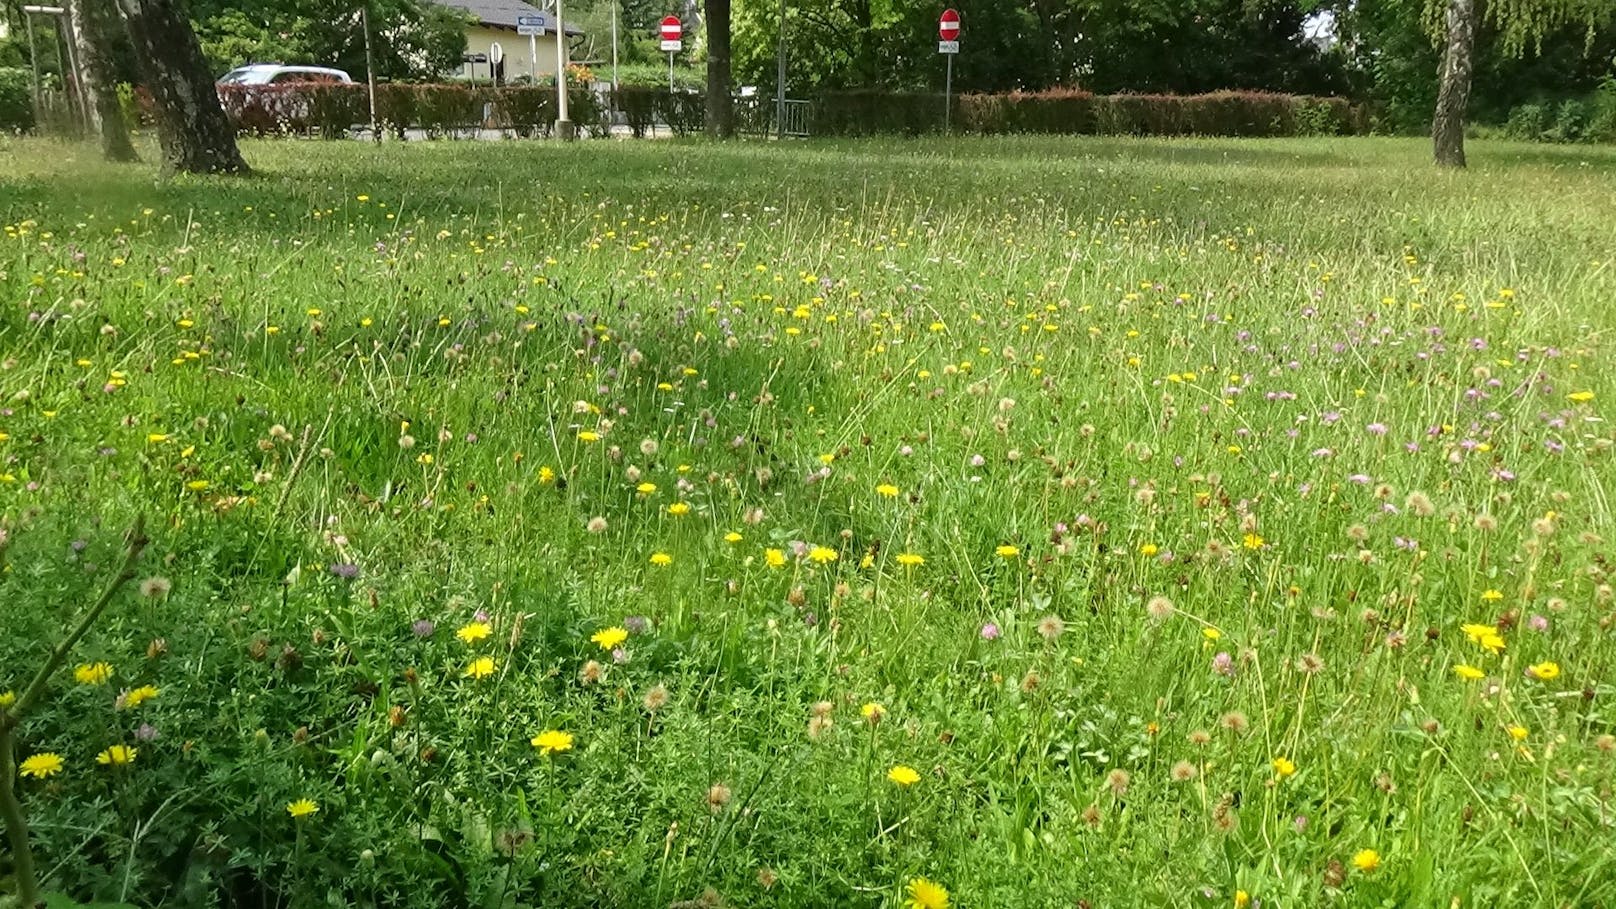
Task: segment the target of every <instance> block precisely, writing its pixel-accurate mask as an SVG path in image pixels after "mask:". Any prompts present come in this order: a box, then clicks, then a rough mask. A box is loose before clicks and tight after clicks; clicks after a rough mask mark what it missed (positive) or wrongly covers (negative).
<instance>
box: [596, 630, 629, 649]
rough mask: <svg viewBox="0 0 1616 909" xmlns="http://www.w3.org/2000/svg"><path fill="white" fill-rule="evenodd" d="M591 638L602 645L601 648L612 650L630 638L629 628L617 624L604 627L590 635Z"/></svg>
mask: <svg viewBox="0 0 1616 909" xmlns="http://www.w3.org/2000/svg"><path fill="white" fill-rule="evenodd" d="M589 640H590V641H592V642H594V643H596V644H598V645H600V649H601V650H611V649H613V648H615V647H616V646H617V645H618V644H621V643H623V642H624V641H626V640H628V629H627V628H621V627H618V626H615V625H614V626H612V627H611V628H602V629H601V630H599V631H597V632H595V633H594V634H592V635H590V636H589Z"/></svg>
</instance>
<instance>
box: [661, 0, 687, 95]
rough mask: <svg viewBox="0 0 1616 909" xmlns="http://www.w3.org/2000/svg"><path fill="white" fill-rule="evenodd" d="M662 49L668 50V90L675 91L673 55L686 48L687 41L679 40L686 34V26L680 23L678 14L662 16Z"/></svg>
mask: <svg viewBox="0 0 1616 909" xmlns="http://www.w3.org/2000/svg"><path fill="white" fill-rule="evenodd" d="M661 28H662V49H663V50H665V51H667V52H668V91H670V92H671V91H673V55H674V54H676V53H678V52H679V51H682V50H684V49H685V43H684V42H683V41H681V40H679V38H680V36H681V35H682V34H684V27H683V26H681V25H680V24H679V17H678V16H664V17H663V18H662V26H661Z"/></svg>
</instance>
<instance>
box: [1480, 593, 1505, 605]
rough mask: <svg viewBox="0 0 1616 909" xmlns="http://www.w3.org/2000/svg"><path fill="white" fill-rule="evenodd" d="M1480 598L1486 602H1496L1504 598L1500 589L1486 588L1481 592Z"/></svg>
mask: <svg viewBox="0 0 1616 909" xmlns="http://www.w3.org/2000/svg"><path fill="white" fill-rule="evenodd" d="M1481 598H1482V600H1484V601H1486V602H1488V603H1496V602H1498V601H1499V600H1502V599H1503V598H1504V594H1503V592H1502V591H1500V590H1486V591H1484V592H1483V593H1482V595H1481Z"/></svg>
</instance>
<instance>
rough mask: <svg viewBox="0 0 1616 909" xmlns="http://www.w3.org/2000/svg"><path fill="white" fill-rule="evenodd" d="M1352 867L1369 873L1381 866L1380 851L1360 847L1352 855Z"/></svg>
mask: <svg viewBox="0 0 1616 909" xmlns="http://www.w3.org/2000/svg"><path fill="white" fill-rule="evenodd" d="M1352 867H1354V868H1357V869H1358V870H1359V871H1362V872H1363V873H1364V874H1368V873H1370V872H1372V871H1374V870H1375V869H1376V868H1379V867H1380V853H1378V852H1376V851H1375V850H1373V849H1359V850H1358V851H1357V852H1356V853H1354V854H1353V856H1352Z"/></svg>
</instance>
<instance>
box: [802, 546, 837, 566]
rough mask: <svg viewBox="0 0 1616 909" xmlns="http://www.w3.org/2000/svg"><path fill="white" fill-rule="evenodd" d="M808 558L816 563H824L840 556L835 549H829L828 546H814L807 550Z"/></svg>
mask: <svg viewBox="0 0 1616 909" xmlns="http://www.w3.org/2000/svg"><path fill="white" fill-rule="evenodd" d="M808 558H809V559H811V560H813V561H814V562H815V563H816V564H819V565H824V564H827V563H830V562H834V561H836V560H837V559H838V558H840V556H839V555H838V554H837V552H836V550H834V549H831V548H830V547H829V546H815V547H814V548H812V549H810V550H808Z"/></svg>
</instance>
